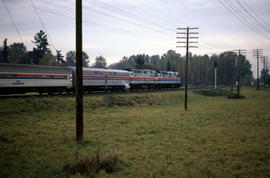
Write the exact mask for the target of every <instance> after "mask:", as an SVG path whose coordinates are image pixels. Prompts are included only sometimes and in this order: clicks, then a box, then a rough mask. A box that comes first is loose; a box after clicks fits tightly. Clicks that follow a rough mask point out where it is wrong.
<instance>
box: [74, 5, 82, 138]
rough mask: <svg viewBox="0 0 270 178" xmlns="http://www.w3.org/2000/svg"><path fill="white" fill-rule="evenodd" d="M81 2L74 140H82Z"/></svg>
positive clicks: (79, 10)
mask: <svg viewBox="0 0 270 178" xmlns="http://www.w3.org/2000/svg"><path fill="white" fill-rule="evenodd" d="M82 83H83V80H82V0H76V91H75V92H76V140H77V141H80V140H82V139H83V86H82Z"/></svg>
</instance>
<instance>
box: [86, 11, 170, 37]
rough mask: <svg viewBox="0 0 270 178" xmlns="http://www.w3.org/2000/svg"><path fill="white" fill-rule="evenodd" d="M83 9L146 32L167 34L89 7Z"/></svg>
mask: <svg viewBox="0 0 270 178" xmlns="http://www.w3.org/2000/svg"><path fill="white" fill-rule="evenodd" d="M85 8H86V9H89V10H90V11H91V12H94V13H96V14H101V15H103V16H107V17H110V18H112V19H115V20H118V21H122V22H125V23H128V24H131V25H134V26H136V27H142V28H144V29H147V30H151V31H154V32H158V33H162V34H166V35H168V33H167V32H163V31H160V30H157V29H154V28H152V27H149V26H147V25H144V24H141V23H138V22H133V21H130V20H127V19H123V18H119V17H116V16H113V15H110V14H107V13H104V12H101V11H98V10H95V9H93V8H89V7H85Z"/></svg>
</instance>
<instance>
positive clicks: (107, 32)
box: [0, 0, 270, 74]
mask: <svg viewBox="0 0 270 178" xmlns="http://www.w3.org/2000/svg"><path fill="white" fill-rule="evenodd" d="M3 1H5V2H6V5H7V7H8V9H9V11H10V14H11V16H12V17H13V19H14V21H15V23H16V25H17V28H18V30H19V33H20V34H21V36H22V39H23V42H24V43H25V44H26V46H27V49H28V50H31V49H32V48H33V43H32V42H31V40H33V36H34V34H35V33H37V32H38V31H39V30H40V29H43V28H42V25H41V23H40V21H39V18H38V16H37V14H36V13H35V10H34V8H33V6H32V4H31V0H0V40H1V41H3V40H4V38H7V39H8V43H9V44H11V43H13V42H21V39H20V37H19V35H18V33H17V32H16V29H15V27H14V25H13V24H12V21H11V19H10V18H9V15H8V13H7V10H6V8H5V6H4V2H3ZM32 2H33V3H34V5H35V6H36V8H37V10H38V12H39V15H40V16H41V19H42V21H43V22H44V25H45V27H46V29H47V31H48V33H49V36H50V38H51V40H52V42H53V44H54V46H55V48H56V49H58V50H62V53H63V54H64V55H65V53H66V52H67V51H69V50H74V49H75V18H74V14H75V8H74V7H75V0H57V1H53V0H32ZM226 2H231V3H233V5H234V7H235V8H238V12H240V9H241V6H240V5H239V3H240V4H241V5H242V6H244V7H245V8H246V9H247V10H249V13H250V14H251V15H252V16H253V17H255V18H256V19H257V21H259V22H261V24H257V23H256V21H255V20H254V18H252V17H250V16H249V15H248V14H246V12H245V11H244V10H243V9H241V10H242V11H241V12H242V14H243V15H242V19H243V21H244V23H249V22H250V23H251V25H249V26H251V27H252V26H256V28H257V29H255V31H258V33H259V34H258V33H256V32H254V30H251V29H250V28H249V27H247V26H245V25H243V23H242V22H241V21H239V20H238V19H237V18H236V17H234V16H233V14H232V13H230V12H229V11H228V10H226V9H225V8H224V7H223V6H222V4H221V3H226ZM246 4H248V6H247V5H246ZM227 6H228V5H227ZM249 7H251V8H252V11H250V9H249ZM228 8H229V9H232V8H230V6H228ZM269 10H270V1H269V0H83V20H84V24H83V47H84V51H86V52H87V54H88V55H89V57H90V61H91V63H92V62H94V58H95V57H96V56H99V55H102V56H104V57H105V58H106V59H107V63H108V64H111V63H114V62H117V61H119V60H120V59H121V58H122V57H123V56H130V55H133V54H139V53H140V54H142V53H145V54H149V55H154V54H159V55H162V54H164V53H166V52H167V51H168V50H169V49H173V50H177V52H179V53H181V55H184V54H185V50H184V49H179V48H178V49H176V41H177V40H176V28H177V27H186V26H190V27H199V30H198V31H199V49H192V51H191V52H192V53H193V54H202V55H203V54H209V55H211V54H212V53H220V52H222V51H225V50H233V49H239V48H241V49H247V50H248V53H247V58H248V60H250V62H251V63H252V64H253V65H252V68H253V70H254V69H255V68H256V60H255V59H253V58H252V55H251V53H252V49H255V48H261V49H263V53H264V55H266V56H269V55H270V20H269V19H270V11H269ZM254 12H255V14H254ZM244 14H245V15H246V16H245V15H244ZM252 28H254V27H252ZM51 49H52V51H53V53H55V52H54V49H53V48H52V46H51ZM254 74H256V71H255V70H254Z"/></svg>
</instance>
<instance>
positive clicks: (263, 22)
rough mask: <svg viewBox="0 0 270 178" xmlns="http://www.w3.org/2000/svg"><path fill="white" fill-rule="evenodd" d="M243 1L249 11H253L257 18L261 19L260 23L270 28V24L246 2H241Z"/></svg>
mask: <svg viewBox="0 0 270 178" xmlns="http://www.w3.org/2000/svg"><path fill="white" fill-rule="evenodd" d="M241 1H242V2H243V3H244V4H245V5H246V7H247V8H248V9H249V11H251V12H252V13H253V14H254V15H255V16H256V17H257V18H259V19H260V21H261V22H262V24H264V25H265V26H267V27H268V28H269V27H270V25H269V24H268V22H266V21H265V20H264V19H263V18H262V17H261V16H260V15H258V14H257V13H256V11H255V10H254V9H253V8H252V7H251V6H250V5H249V4H248V3H247V2H246V1H245V0H241Z"/></svg>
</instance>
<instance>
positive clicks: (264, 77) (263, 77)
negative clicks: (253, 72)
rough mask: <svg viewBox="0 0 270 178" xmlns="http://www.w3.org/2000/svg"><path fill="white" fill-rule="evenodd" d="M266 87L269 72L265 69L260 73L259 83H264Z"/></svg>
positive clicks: (269, 76)
mask: <svg viewBox="0 0 270 178" xmlns="http://www.w3.org/2000/svg"><path fill="white" fill-rule="evenodd" d="M264 81H265V84H266V85H270V74H269V70H268V69H267V68H266V69H262V71H261V76H260V82H262V83H263V82H264Z"/></svg>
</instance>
